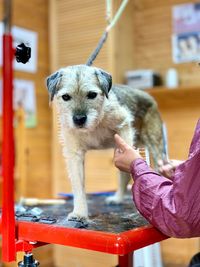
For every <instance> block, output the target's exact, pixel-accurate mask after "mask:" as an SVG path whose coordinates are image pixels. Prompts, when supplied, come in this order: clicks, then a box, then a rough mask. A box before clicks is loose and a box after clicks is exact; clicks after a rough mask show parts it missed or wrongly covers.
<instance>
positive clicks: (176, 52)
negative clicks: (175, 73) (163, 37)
mask: <svg viewBox="0 0 200 267" xmlns="http://www.w3.org/2000/svg"><path fill="white" fill-rule="evenodd" d="M172 19H173V21H172V24H173V34H172V55H173V61H174V63H184V62H192V61H199V60H200V3H186V4H181V5H176V6H174V7H173V9H172Z"/></svg>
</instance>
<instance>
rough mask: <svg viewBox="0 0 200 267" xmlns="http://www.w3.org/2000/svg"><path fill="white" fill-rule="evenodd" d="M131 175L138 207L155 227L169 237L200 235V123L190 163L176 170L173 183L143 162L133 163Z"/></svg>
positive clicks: (187, 162) (191, 147)
mask: <svg viewBox="0 0 200 267" xmlns="http://www.w3.org/2000/svg"><path fill="white" fill-rule="evenodd" d="M131 173H132V176H133V177H134V181H135V182H134V184H133V188H132V191H133V198H134V201H135V204H136V207H137V208H138V210H139V211H140V213H141V214H142V215H143V216H144V217H145V218H146V219H147V220H148V221H149V222H150V223H151V224H152V225H153V226H155V227H157V228H158V229H159V230H160V231H161V232H163V233H164V234H166V235H168V236H173V237H179V238H187V237H199V236H200V120H199V121H198V124H197V127H196V131H195V134H194V137H193V140H192V143H191V146H190V153H189V157H188V160H186V161H185V162H184V163H182V164H181V165H179V166H178V167H177V168H176V171H175V174H174V177H173V179H172V180H169V179H167V178H165V177H163V176H161V175H159V174H158V173H157V172H155V171H154V170H152V169H151V168H150V167H149V166H148V165H147V163H146V162H145V161H144V160H142V159H137V160H135V161H133V163H132V165H131Z"/></svg>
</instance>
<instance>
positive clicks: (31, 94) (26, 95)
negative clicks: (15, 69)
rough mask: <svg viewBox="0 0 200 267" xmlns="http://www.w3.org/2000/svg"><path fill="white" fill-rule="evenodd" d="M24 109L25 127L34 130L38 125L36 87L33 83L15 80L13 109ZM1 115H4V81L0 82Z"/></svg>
mask: <svg viewBox="0 0 200 267" xmlns="http://www.w3.org/2000/svg"><path fill="white" fill-rule="evenodd" d="M19 107H23V109H24V111H25V126H26V127H27V128H33V127H35V126H36V124H37V117H36V97H35V86H34V83H33V82H32V81H28V80H20V79H15V80H14V96H13V109H14V110H15V111H16V110H17V109H18V108H19ZM0 115H2V81H0Z"/></svg>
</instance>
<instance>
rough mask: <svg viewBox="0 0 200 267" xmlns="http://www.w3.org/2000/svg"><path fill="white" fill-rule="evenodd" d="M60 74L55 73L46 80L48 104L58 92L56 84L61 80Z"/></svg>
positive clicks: (58, 72)
mask: <svg viewBox="0 0 200 267" xmlns="http://www.w3.org/2000/svg"><path fill="white" fill-rule="evenodd" d="M61 77H62V74H61V72H60V71H57V72H55V73H53V74H51V75H50V76H49V77H47V79H46V85H47V89H48V91H49V100H50V102H52V101H53V98H54V95H55V94H56V92H57V90H58V84H59V82H60V80H61Z"/></svg>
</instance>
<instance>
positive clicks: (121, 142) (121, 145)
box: [114, 134, 128, 151]
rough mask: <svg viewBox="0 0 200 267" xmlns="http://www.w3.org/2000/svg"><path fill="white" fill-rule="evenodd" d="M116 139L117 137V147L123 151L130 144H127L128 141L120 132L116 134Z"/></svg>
mask: <svg viewBox="0 0 200 267" xmlns="http://www.w3.org/2000/svg"><path fill="white" fill-rule="evenodd" d="M114 139H115V144H116V146H117V148H119V149H121V150H122V151H124V150H126V149H127V148H128V145H127V144H126V142H125V141H124V140H123V139H122V138H121V137H120V136H119V135H118V134H115V135H114Z"/></svg>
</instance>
